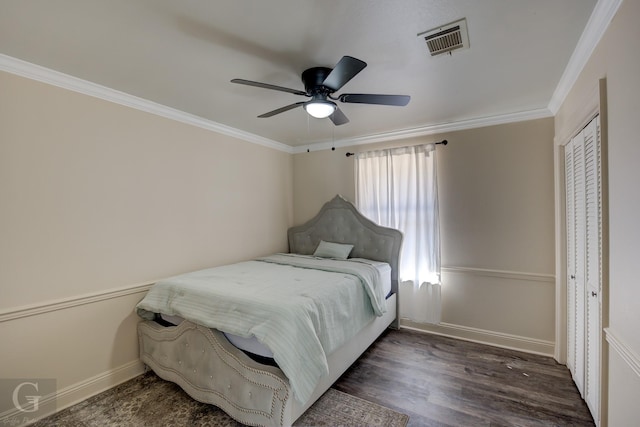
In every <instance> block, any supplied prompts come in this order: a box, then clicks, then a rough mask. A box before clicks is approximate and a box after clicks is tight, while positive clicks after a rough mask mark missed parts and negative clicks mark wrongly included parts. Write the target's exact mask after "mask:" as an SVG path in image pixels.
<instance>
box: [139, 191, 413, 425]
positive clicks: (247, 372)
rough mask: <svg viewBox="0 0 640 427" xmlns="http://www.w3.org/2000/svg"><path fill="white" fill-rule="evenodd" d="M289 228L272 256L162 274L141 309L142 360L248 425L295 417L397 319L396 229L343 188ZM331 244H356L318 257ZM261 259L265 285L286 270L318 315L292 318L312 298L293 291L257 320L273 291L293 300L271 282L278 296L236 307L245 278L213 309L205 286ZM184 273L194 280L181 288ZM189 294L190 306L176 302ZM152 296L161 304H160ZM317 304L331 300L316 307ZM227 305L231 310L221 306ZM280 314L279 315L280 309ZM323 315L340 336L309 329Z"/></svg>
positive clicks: (287, 422)
mask: <svg viewBox="0 0 640 427" xmlns="http://www.w3.org/2000/svg"><path fill="white" fill-rule="evenodd" d="M287 234H288V236H287V237H288V242H289V253H288V254H274V255H273V256H270V257H264V258H259V259H255V260H251V261H248V262H245V263H237V264H234V265H232V266H223V267H217V268H215V269H207V270H202V271H200V272H194V273H192V274H187V275H186V277H185V275H181V276H176V277H177V279H176V278H171V279H168V280H167V281H163V282H162V283H160V282H158V283H156V285H154V287H152V289H151V290H150V291H149V293H148V294H147V296H145V298H144V299H143V300H142V301H141V302H140V304H139V305H138V307H137V310H138V314H139V315H141V317H142V318H143V319H145V320H143V321H141V322H140V323H139V324H138V338H139V345H140V358H141V360H142V362H143V363H145V364H146V365H147V366H148V367H149V368H151V369H152V370H153V371H154V372H155V373H156V374H157V375H158V376H159V377H161V378H163V379H165V380H168V381H172V382H174V383H176V384H178V385H179V386H180V387H182V389H184V390H185V391H186V392H187V393H188V394H189V395H190V396H191V397H193V398H194V399H196V400H198V401H201V402H205V403H210V404H213V405H215V406H217V407H219V408H221V409H222V410H224V411H225V412H226V413H228V414H229V415H230V416H231V417H233V418H234V419H236V420H237V421H239V422H241V423H243V424H247V425H261V426H280V425H291V424H293V422H294V421H295V420H296V419H297V418H298V417H300V415H302V414H303V413H304V411H306V410H307V409H308V408H309V407H310V406H311V405H312V404H313V403H314V402H315V401H316V400H317V399H318V398H320V397H321V396H322V394H323V393H324V392H325V391H326V390H327V389H328V388H329V387H330V386H331V385H332V384H333V383H334V382H335V381H336V380H337V379H338V378H339V377H340V375H342V373H344V371H346V369H347V368H348V367H349V366H350V365H351V364H352V363H353V362H354V361H355V360H356V359H357V358H358V357H359V356H360V355H361V354H362V353H363V352H364V351H365V350H366V349H367V347H369V345H371V344H372V343H373V342H374V341H375V340H376V339H377V338H378V337H379V336H380V334H381V333H382V332H384V330H385V329H387V328H388V327H397V326H398V319H397V304H398V299H397V290H398V265H399V253H400V245H401V242H402V234H401V233H400V232H399V231H397V230H394V229H390V228H386V227H380V226H378V225H376V224H375V223H373V222H372V221H370V220H368V219H367V218H365V217H363V216H362V215H361V214H360V213H359V212H358V211H357V209H356V208H355V207H354V206H353V205H352V204H351V203H350V202H348V201H347V200H345V199H344V198H342V197H341V196H336V197H334V198H333V199H332V200H331V201H329V202H327V203H326V204H325V205H324V206H323V207H322V208H321V209H320V211H319V212H318V214H317V215H316V216H315V217H314V218H313V219H311V220H310V221H308V222H306V223H305V224H302V225H300V226H296V227H292V228H290V229H289V230H288V233H287ZM326 243H329V245H335V246H336V247H338V249H340V247H343V248H344V246H345V245H349V246H350V245H352V248H349V249H350V251H349V257H348V259H346V260H345V259H335V260H334V259H328V258H326V257H322V258H319V257H316V256H313V255H314V254H316V255H317V254H318V253H319V252H317V251H320V247H319V246H321V247H323V246H322V245H324V244H326ZM330 249H335V248H331V247H330ZM331 253H333V252H331V251H330V254H331ZM338 258H341V257H338ZM308 263H311V265H309V264H308ZM256 266H257V267H259V268H260V270H258V271H259V275H260V278H261V280H264V283H265V288H269V286H271V283H272V282H276V281H278V280H275V278H279V277H286V278H288V279H290V281H292V282H293V281H295V282H296V284H297V285H296V286H306V287H307V288H304V289H305V290H304V291H301V294H302V298H306V297H309V298H314V300H313V301H314V303H313V304H311V305H312V306H313V309H311V310H310V313H311V314H308V313H307V314H304V316H307V317H305V318H304V319H303V320H301V321H298V320H296V321H289V320H287V319H289V318H288V317H286V316H288V311H292V312H296V313H297V312H298V311H299V310H298V308H299V307H301V306H307V305H309V304H307V303H306V300H305V299H302V300H299V301H302V302H297V301H298V300H297V299H296V298H298V296H292V297H291V298H290V300H291V303H290V304H289V305H287V306H286V308H282V309H278V310H277V313H276V314H274V315H273V316H274V318H273V319H271V318H270V319H269V321H268V322H267V321H265V322H258V323H259V325H260V326H252V325H253V323H251V322H254V321H255V320H254V319H249V318H251V317H253V316H254V315H255V316H257V315H258V314H257V313H259V312H261V311H262V310H263V309H264V310H266V311H267V313H268V314H269V315H271V314H272V313H271V311H269V310H273V308H272V307H268V305H269V304H267V302H268V301H269V300H270V299H271V298H273V299H279V300H281V301H283V300H289V298H283V297H282V294H278V292H287V291H286V290H280V289H279V288H278V290H275V288H274V290H273V296H272V291H271V290H270V291H269V293H268V294H267V293H265V294H264V295H262V296H259V297H258V298H256V300H255V301H250V302H249V303H248V305H247V306H248V307H250V308H248V309H244V308H243V309H239V308H238V307H239V305H240V304H239V303H238V300H236V299H235V298H238V299H239V298H243V297H244V295H243V294H242V293H243V291H242V290H241V289H243V288H242V287H240V286H236V287H234V289H236V288H237V289H238V291H237V292H236V291H235V290H233V291H229V292H228V294H229V295H227V294H225V296H224V298H228V300H227V299H225V300H224V301H220V302H219V304H218V305H217V306H215V309H213V308H211V307H212V306H211V304H215V303H212V301H216V300H218V299H221V297H220V298H218V295H216V294H213V295H214V297H213V298H205V294H202V295H200V294H199V293H198V292H215V291H212V290H211V287H210V286H208V285H207V283H208V282H207V281H208V280H209V279H210V278H211V277H215V278H217V279H218V280H220V281H223V282H228V283H234V282H235V280H236V277H237V278H238V280H240V277H242V280H246V281H251V280H252V279H251V274H253V273H249V271H250V270H252V269H253V268H254V267H256ZM385 266H386V267H385ZM249 267H251V269H249ZM385 268H386V269H387V270H388V271H387V270H385ZM385 271H386V273H385ZM385 274H388V282H389V283H388V289H385V290H381V288H379V287H378V286H377V285H375V286H374V285H367V283H368V281H369V280H372V281H373V282H376V283H377V282H378V278H379V277H378V275H380V276H381V277H384V275H385ZM320 276H321V277H320ZM369 276H371V278H370V277H369ZM247 277H248V278H247ZM320 279H322V280H323V282H322V283H323V285H322V286H321V287H320V286H317V283H320V282H316V280H320ZM183 281H184V282H186V283H187V288H184V287H182V286H183V285H184V284H183V283H182V282H183ZM281 281H282V282H285V280H284V279H283V280H281ZM326 281H329V282H331V283H330V285H331V286H338V287H337V288H329V287H328V286H329V284H328V283H327V285H326V286H327V288H326V290H325V291H322V290H324V289H325V284H324V283H325V282H326ZM382 282H384V280H382ZM355 283H357V284H358V285H357V286H356V285H355ZM285 286H286V285H285ZM316 288H317V289H319V290H320V291H319V293H320V294H321V295H320V296H316V295H313V296H312V297H311V296H309V295H307V293H306V292H307V291H306V289H309V290H310V291H309V292H311V290H312V289H316ZM184 289H187V290H188V292H186V291H185V290H184ZM269 289H270V288H269ZM255 292H256V291H252V293H255ZM343 292H345V294H344V295H343V294H342V293H343ZM236 293H238V295H236ZM257 293H259V291H257ZM346 293H348V294H349V295H351V294H353V298H354V299H355V301H356V303H355V304H351V305H350V306H347V307H341V308H338V307H337V305H338V302H336V300H335V298H338V299H339V300H343V299H344V300H347V299H348V298H347V296H345V295H346ZM187 296H188V297H189V300H188V301H189V310H188V311H187V310H186V309H184V310H183V309H181V308H180V307H181V306H180V304H179V303H177V302H176V301H182V299H183V298H184V299H187ZM247 297H248V296H247ZM325 297H326V298H334V300H330V299H328V300H327V301H325V302H320V303H316V300H315V298H325ZM349 298H351V296H349ZM155 300H157V301H159V302H157V304H161V305H159V306H158V305H154V304H156V302H154V301H155ZM202 301H207V302H206V307H205V303H204V302H203V303H202V306H203V307H201V308H202V309H201V310H200V311H199V312H198V311H197V309H198V307H196V311H195V313H196V314H194V311H193V306H199V305H201V302H202ZM162 304H165V305H162ZM334 304H335V305H336V307H334ZM360 305H362V306H363V307H362V308H361V307H360ZM169 306H170V307H169ZM229 307H231V308H229ZM317 307H324V308H322V309H321V310H320V311H318V309H317ZM227 308H229V309H228V310H227V311H225V312H224V315H221V314H220V315H219V314H217V313H218V311H224V310H226V309H227ZM324 310H327V313H328V314H326V313H325V311H324ZM280 312H282V313H283V314H282V318H280V317H278V316H280ZM295 315H298V314H295ZM344 316H349V317H344ZM230 317H234V320H233V322H231V321H228V319H229V318H230ZM320 317H322V318H325V317H327V318H329V319H330V320H331V321H332V322H333V324H330V325H329V328H328V329H329V330H331V331H332V332H331V334H333V333H334V332H337V334H338V336H339V338H333V335H330V334H328V333H327V334H325V333H324V332H323V333H319V334H318V336H319V338H317V339H316V338H308V337H307V335H306V332H305V328H306V327H307V326H308V325H307V324H312V326H315V325H316V323H317V322H318V318H320ZM216 322H218V323H216ZM270 322H272V323H270ZM247 325H249V326H247ZM265 325H268V326H265ZM336 325H339V326H340V327H336ZM214 326H217V327H214ZM299 329H300V330H299ZM274 331H278V333H279V334H281V335H283V337H279V339H283V340H285V341H284V343H282V342H280V341H278V340H276V339H275V338H273V337H272V336H271V335H270V334H276V335H277V333H275V332H274ZM286 339H290V340H289V341H286ZM318 340H319V342H320V345H321V347H318V343H317V342H316V341H318ZM316 359H317V360H316ZM286 373H288V375H287V374H286Z"/></svg>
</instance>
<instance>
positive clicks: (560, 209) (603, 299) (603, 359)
mask: <svg viewBox="0 0 640 427" xmlns="http://www.w3.org/2000/svg"><path fill="white" fill-rule="evenodd" d="M583 101H584V102H583V103H582V104H581V108H579V109H577V110H576V111H574V113H573V114H572V115H571V117H568V118H566V121H565V123H563V125H564V126H563V129H562V130H561V131H560V132H558V129H556V135H555V137H554V170H555V177H554V181H555V228H556V236H555V250H556V253H555V257H556V262H555V264H556V272H555V276H556V310H555V314H556V321H555V326H556V327H555V351H554V358H555V359H556V361H558V363H562V364H566V363H567V345H568V342H567V340H568V337H567V316H568V310H567V302H568V301H567V290H568V286H567V281H568V273H567V259H566V254H567V225H566V215H567V212H566V176H565V148H566V145H567V144H568V143H569V142H570V141H571V139H572V137H574V136H575V135H576V134H578V133H579V132H580V131H581V130H582V129H583V128H584V127H585V126H586V125H587V124H589V122H591V120H593V118H594V117H596V116H598V115H599V116H600V144H601V168H602V169H601V172H602V175H601V188H602V218H601V219H602V267H601V268H602V271H601V275H602V288H601V294H600V304H601V327H602V330H601V331H600V337H601V339H600V372H599V377H600V378H599V382H600V393H599V397H600V399H599V400H600V402H599V408H598V411H597V412H598V415H599V416H598V418H599V419H597V420H595V422H596V425H603V424H602V422H605V423H606V420H607V419H608V412H607V407H608V402H607V401H606V398H607V395H608V393H607V385H608V367H609V360H608V343H607V342H606V339H605V337H604V335H605V334H604V331H603V330H604V328H607V327H608V326H609V240H608V237H609V229H608V224H609V218H608V179H607V178H608V170H607V169H608V157H607V133H608V132H607V108H606V79H604V78H603V79H600V80H599V81H598V84H597V85H595V87H594V88H593V89H592V91H591V92H590V93H588V94H586V95H585V96H584V99H583Z"/></svg>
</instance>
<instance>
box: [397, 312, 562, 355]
mask: <svg viewBox="0 0 640 427" xmlns="http://www.w3.org/2000/svg"><path fill="white" fill-rule="evenodd" d="M400 327H401V328H406V329H412V330H415V331H420V332H427V333H431V334H436V335H442V336H446V337H450V338H457V339H461V340H465V341H471V342H476V343H479V344H486V345H491V346H494V347H501V348H507V349H510V350H518V351H524V352H526V353H532V354H539V355H542V356H549V357H553V353H554V349H555V343H554V342H553V341H546V340H540V339H535V338H528V337H522V336H518V335H511V334H505V333H502V332H494V331H488V330H485V329H478V328H471V327H468V326H462V325H454V324H450V323H439V324H437V325H432V324H428V323H417V322H413V321H411V320H409V319H400Z"/></svg>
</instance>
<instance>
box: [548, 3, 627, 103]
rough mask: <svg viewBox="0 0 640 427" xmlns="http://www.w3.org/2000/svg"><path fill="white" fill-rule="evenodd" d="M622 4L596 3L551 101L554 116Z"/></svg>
mask: <svg viewBox="0 0 640 427" xmlns="http://www.w3.org/2000/svg"><path fill="white" fill-rule="evenodd" d="M620 4H622V0H598V2H597V3H596V5H595V7H594V8H593V12H592V13H591V17H590V18H589V21H587V25H586V26H585V28H584V31H583V32H582V35H581V36H580V39H579V40H578V44H577V45H576V48H575V50H574V51H573V54H571V58H569V63H568V64H567V67H566V68H565V69H564V73H562V77H561V78H560V82H559V83H558V85H557V86H556V90H555V91H554V92H553V95H552V96H551V100H550V101H549V105H548V107H547V108H548V109H549V111H551V113H552V114H553V115H556V113H557V112H558V110H559V109H560V106H561V105H562V103H563V102H564V100H565V98H566V97H567V95H568V94H569V91H570V90H571V88H572V87H573V85H574V84H575V82H576V80H577V79H578V76H579V75H580V73H581V72H582V69H583V68H584V66H585V65H586V63H587V61H588V60H589V58H590V57H591V54H592V53H593V51H594V50H595V48H596V46H597V45H598V43H599V42H600V39H601V38H602V36H603V35H604V33H605V31H606V30H607V28H608V27H609V24H610V23H611V20H612V19H613V17H614V15H615V14H616V12H617V11H618V8H619V7H620Z"/></svg>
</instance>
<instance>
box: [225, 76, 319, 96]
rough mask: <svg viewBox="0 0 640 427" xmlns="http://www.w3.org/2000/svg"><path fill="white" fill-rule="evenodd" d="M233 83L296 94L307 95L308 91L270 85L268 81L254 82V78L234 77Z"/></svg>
mask: <svg viewBox="0 0 640 427" xmlns="http://www.w3.org/2000/svg"><path fill="white" fill-rule="evenodd" d="M231 83H238V84H241V85H247V86H255V87H261V88H263V89H271V90H279V91H280V92H288V93H292V94H294V95H302V96H307V93H306V92H304V91H301V90H298V89H289V88H288V87H282V86H276V85H270V84H268V83H260V82H254V81H252V80H244V79H233V80H231Z"/></svg>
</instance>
